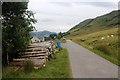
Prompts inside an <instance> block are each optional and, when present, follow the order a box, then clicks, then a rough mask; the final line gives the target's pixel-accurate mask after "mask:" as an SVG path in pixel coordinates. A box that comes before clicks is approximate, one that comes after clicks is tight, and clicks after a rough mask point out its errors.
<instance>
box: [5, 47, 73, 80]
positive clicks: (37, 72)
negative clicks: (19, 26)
mask: <svg viewBox="0 0 120 80" xmlns="http://www.w3.org/2000/svg"><path fill="white" fill-rule="evenodd" d="M71 77H72V75H71V69H70V63H69V58H68V53H67V50H66V49H62V50H61V51H59V52H57V53H56V54H54V56H53V58H51V59H50V61H47V64H46V66H45V67H42V68H39V69H34V70H32V72H30V73H27V74H26V73H24V71H23V69H22V68H19V69H18V68H15V67H7V68H3V79H5V80H7V78H71Z"/></svg>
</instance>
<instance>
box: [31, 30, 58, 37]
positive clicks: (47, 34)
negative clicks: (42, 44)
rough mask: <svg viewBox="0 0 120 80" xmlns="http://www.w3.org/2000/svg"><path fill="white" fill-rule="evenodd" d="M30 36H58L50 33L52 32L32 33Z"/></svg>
mask: <svg viewBox="0 0 120 80" xmlns="http://www.w3.org/2000/svg"><path fill="white" fill-rule="evenodd" d="M30 34H31V35H32V36H44V37H48V36H49V35H50V34H57V33H55V32H50V31H38V32H31V33H30Z"/></svg>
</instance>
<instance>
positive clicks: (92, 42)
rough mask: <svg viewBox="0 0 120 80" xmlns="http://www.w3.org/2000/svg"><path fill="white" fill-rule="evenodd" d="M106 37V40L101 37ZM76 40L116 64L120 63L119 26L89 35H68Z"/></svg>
mask: <svg viewBox="0 0 120 80" xmlns="http://www.w3.org/2000/svg"><path fill="white" fill-rule="evenodd" d="M112 34H113V35H114V37H107V36H108V35H112ZM102 37H104V38H105V39H104V40H101V38H102ZM68 38H69V39H72V40H73V41H74V42H76V43H78V44H80V45H82V46H83V47H85V48H87V49H89V50H91V51H93V52H94V53H96V54H98V55H100V56H102V57H104V58H105V59H107V60H109V61H111V62H112V63H114V64H117V65H119V64H118V49H119V47H118V43H119V41H118V28H113V29H109V30H103V31H99V32H95V33H91V34H87V35H83V36H80V35H77V36H74V37H73V36H71V37H68Z"/></svg>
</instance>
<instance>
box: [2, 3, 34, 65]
mask: <svg viewBox="0 0 120 80" xmlns="http://www.w3.org/2000/svg"><path fill="white" fill-rule="evenodd" d="M27 8H28V3H27V2H3V4H2V63H3V65H6V64H9V60H11V59H12V58H13V57H16V56H17V53H18V52H19V51H21V50H23V49H25V48H26V47H27V46H28V44H29V41H30V35H29V32H30V31H32V30H33V28H34V27H33V26H32V24H33V23H36V20H35V19H34V13H33V12H32V11H29V10H27Z"/></svg>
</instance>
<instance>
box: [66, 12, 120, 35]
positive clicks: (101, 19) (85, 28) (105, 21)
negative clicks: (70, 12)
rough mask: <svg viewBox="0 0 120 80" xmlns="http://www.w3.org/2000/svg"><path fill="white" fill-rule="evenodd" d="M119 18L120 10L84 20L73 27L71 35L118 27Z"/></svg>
mask: <svg viewBox="0 0 120 80" xmlns="http://www.w3.org/2000/svg"><path fill="white" fill-rule="evenodd" d="M118 18H120V10H116V11H112V12H110V13H108V14H105V15H102V16H98V17H96V18H93V19H87V20H84V21H83V22H80V23H79V24H77V25H76V26H74V27H73V28H71V29H70V30H69V31H68V33H69V35H71V36H76V35H84V34H89V33H92V32H97V31H101V30H105V29H110V28H114V27H118V25H120V21H119V20H118Z"/></svg>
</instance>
